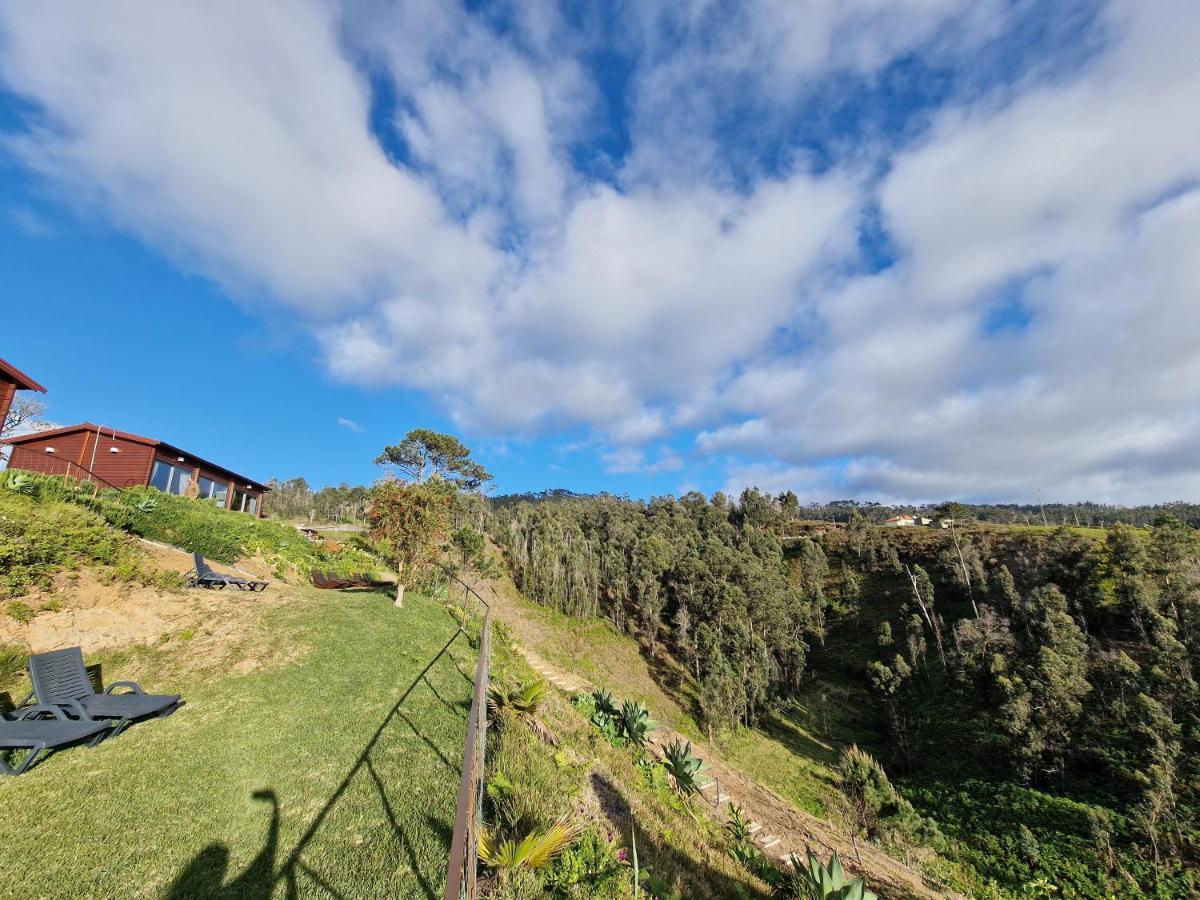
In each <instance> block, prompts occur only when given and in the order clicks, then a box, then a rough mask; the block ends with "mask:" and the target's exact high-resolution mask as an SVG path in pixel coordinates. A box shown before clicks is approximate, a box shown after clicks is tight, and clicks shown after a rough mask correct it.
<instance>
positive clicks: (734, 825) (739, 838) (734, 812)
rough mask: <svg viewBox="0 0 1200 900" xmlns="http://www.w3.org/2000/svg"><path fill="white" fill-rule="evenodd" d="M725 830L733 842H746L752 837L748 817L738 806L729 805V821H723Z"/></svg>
mask: <svg viewBox="0 0 1200 900" xmlns="http://www.w3.org/2000/svg"><path fill="white" fill-rule="evenodd" d="M725 830H726V831H728V832H729V837H730V839H731V840H732V841H733V842H734V843H735V844H745V843H748V842H749V840H750V838H751V837H753V835H751V834H750V817H749V816H747V815H746V811H745V810H744V809H742V808H741V807H740V806H732V805H731V806H730V807H729V821H728V822H726V823H725Z"/></svg>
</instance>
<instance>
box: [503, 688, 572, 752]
mask: <svg viewBox="0 0 1200 900" xmlns="http://www.w3.org/2000/svg"><path fill="white" fill-rule="evenodd" d="M545 699H546V682H544V681H542V680H541V679H537V680H534V681H530V682H527V683H526V684H523V685H521V686H520V687H519V688H515V689H514V688H507V687H504V686H503V685H499V684H496V685H492V687H491V689H490V690H489V691H488V710H489V711H490V712H491V714H492V720H493V721H494V722H496V724H497V725H499V726H500V727H503V726H504V723H505V722H506V721H509V720H519V721H522V722H524V723H525V724H526V725H527V726H529V728H530V729H532V731H533V732H534V734H536V735H537V736H538V737H540V738H541V739H542V740H543V741H545V742H546V743H547V744H550V745H551V746H554V747H557V746H558V737H557V736H556V735H555V734H554V732H553V731H551V730H550V726H549V725H547V724H546V723H545V722H544V721H542V719H541V717H540V716H539V715H538V711H539V710H540V709H541V706H542V702H543V701H544V700H545Z"/></svg>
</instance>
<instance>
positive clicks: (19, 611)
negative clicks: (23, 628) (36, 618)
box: [4, 600, 34, 625]
mask: <svg viewBox="0 0 1200 900" xmlns="http://www.w3.org/2000/svg"><path fill="white" fill-rule="evenodd" d="M4 611H5V612H6V613H8V615H9V617H10V618H13V619H16V620H17V621H18V622H20V623H21V624H22V625H28V624H29V623H30V622H31V621H33V615H34V613H33V608H32V607H31V606H30V605H29V604H28V603H22V602H21V601H20V600H13V601H12V602H11V603H9V604H8V605H7V606H6V607H4Z"/></svg>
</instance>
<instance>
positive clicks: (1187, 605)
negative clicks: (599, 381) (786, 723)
mask: <svg viewBox="0 0 1200 900" xmlns="http://www.w3.org/2000/svg"><path fill="white" fill-rule="evenodd" d="M792 500H794V497H792V498H789V497H788V495H781V496H779V497H772V496H770V495H766V494H762V493H760V492H758V491H747V492H745V493H744V494H743V495H742V496H741V497H740V498H739V499H737V500H732V499H730V498H727V497H725V496H723V495H721V494H717V495H715V496H714V497H713V498H712V499H711V500H710V499H708V498H706V497H704V496H703V495H701V494H698V493H691V494H687V495H685V496H683V497H681V498H678V499H675V498H670V497H667V498H659V499H654V500H651V501H649V502H642V501H631V500H629V499H626V498H618V497H613V496H606V495H602V496H596V497H582V496H576V495H572V494H568V493H566V492H552V493H549V494H546V495H541V496H524V497H519V498H498V499H496V500H493V501H491V502H490V508H489V514H488V522H487V527H488V530H489V531H490V534H491V536H492V538H493V540H494V541H495V542H496V543H497V544H498V545H499V546H500V547H501V548H502V549H503V551H504V555H505V557H506V559H507V561H508V563H509V565H510V567H511V569H512V572H513V576H514V579H515V580H516V582H517V584H518V586H519V587H520V589H521V590H522V591H523V592H524V593H525V594H526V595H527V596H528V597H530V598H532V599H534V600H536V601H538V602H541V603H544V604H548V605H551V606H553V607H555V608H557V609H559V610H560V611H562V612H564V613H567V614H570V615H575V616H585V617H599V618H603V619H606V620H607V621H609V622H610V623H611V624H612V626H613V627H614V628H615V629H618V630H620V631H622V632H626V633H629V634H631V635H634V636H636V638H637V639H638V641H639V642H640V643H641V645H642V647H643V649H644V652H645V653H646V654H647V655H648V656H650V657H655V656H659V655H669V656H671V657H673V658H674V659H675V660H677V661H678V662H679V663H680V664H681V665H682V666H685V667H686V668H687V670H688V671H689V672H690V673H691V677H692V678H693V679H694V684H695V698H694V702H695V706H696V707H697V708H696V713H697V718H698V720H699V721H701V722H703V724H704V727H705V728H707V729H708V730H709V732H710V734H714V735H717V736H719V735H720V734H721V733H723V732H728V731H730V730H734V729H739V728H753V727H756V726H757V725H758V724H759V723H760V722H761V721H762V720H763V719H764V717H767V716H769V715H771V714H772V712H773V711H776V710H779V709H782V708H786V707H787V706H788V705H789V704H791V703H793V702H795V701H796V699H797V698H799V697H802V696H803V695H804V694H805V692H806V691H808V690H810V689H811V688H812V686H813V685H814V684H817V683H824V684H838V685H842V686H845V687H847V688H848V693H847V694H846V696H849V697H852V698H855V699H854V700H853V701H852V702H851V706H852V708H849V709H847V710H845V714H846V718H847V719H848V720H849V721H853V722H855V723H856V725H857V726H859V727H860V729H861V732H862V733H868V734H872V735H875V739H874V740H873V741H872V742H871V745H870V746H869V747H868V749H869V750H870V751H871V752H872V753H873V754H874V755H875V756H876V757H877V758H878V759H879V760H880V761H881V762H883V763H884V766H885V768H886V771H887V773H888V774H889V775H891V776H892V778H893V779H894V780H895V781H896V783H897V784H898V785H899V786H900V788H901V791H902V792H903V794H904V799H903V800H902V801H899V802H898V803H897V804H896V808H895V810H894V816H893V818H892V821H891V823H890V825H889V824H888V823H886V822H876V823H874V827H873V832H872V834H871V835H870V836H871V837H873V838H874V839H876V840H878V841H879V842H881V843H884V844H887V845H891V846H893V847H910V846H920V845H930V846H933V847H935V848H936V849H938V850H939V852H944V853H946V854H947V855H948V856H950V857H952V858H954V859H956V860H957V861H959V863H961V864H962V865H967V866H971V867H973V868H974V869H975V870H976V871H977V872H978V873H980V875H981V876H983V877H985V878H986V879H989V880H991V881H994V883H995V884H997V885H999V886H1001V887H1002V888H1003V887H1007V888H1010V889H1016V888H1019V886H1020V885H1023V884H1027V883H1028V882H1029V881H1030V879H1031V878H1034V877H1037V876H1046V877H1048V878H1049V881H1051V882H1053V883H1054V884H1055V885H1057V886H1059V887H1060V888H1061V889H1062V890H1063V891H1064V893H1065V894H1066V895H1067V896H1086V897H1108V896H1157V897H1179V896H1189V895H1193V894H1194V893H1195V892H1197V890H1200V870H1198V865H1197V860H1198V841H1200V829H1198V828H1197V825H1196V822H1197V811H1198V807H1200V802H1198V801H1200V798H1198V797H1197V789H1198V785H1200V766H1198V764H1197V760H1198V758H1200V756H1198V754H1197V750H1198V749H1200V689H1198V688H1197V683H1196V680H1195V673H1196V672H1197V671H1200V543H1198V541H1197V534H1196V531H1195V530H1194V527H1193V525H1194V520H1193V519H1192V515H1191V513H1190V512H1189V509H1190V508H1184V509H1179V508H1174V509H1172V508H1159V509H1157V511H1156V514H1155V516H1154V517H1153V519H1152V520H1151V524H1147V525H1145V526H1144V527H1132V526H1130V525H1128V524H1124V523H1123V522H1122V521H1121V520H1120V517H1117V518H1114V517H1113V516H1112V515H1111V511H1110V513H1109V514H1107V515H1106V521H1107V524H1108V525H1109V526H1110V527H1108V528H1107V529H1106V530H1104V531H1094V530H1090V529H1086V528H1078V529H1073V528H1068V527H1057V528H1047V527H1042V528H1026V527H1003V526H998V525H995V524H989V522H987V521H982V520H984V519H986V518H987V517H986V516H984V515H977V513H980V512H986V511H987V509H993V508H986V509H983V510H981V508H978V507H961V506H960V507H956V508H955V509H954V510H953V511H954V512H955V514H956V515H955V520H954V525H953V527H950V528H946V529H933V528H901V529H896V528H881V527H877V526H876V525H874V524H872V523H873V521H879V517H878V516H877V515H872V514H870V513H871V510H870V509H866V510H864V509H863V508H862V507H860V506H858V505H857V504H851V505H845V506H837V507H828V508H830V509H833V508H836V509H837V510H839V515H841V514H844V516H843V518H841V519H837V520H834V519H833V518H832V517H828V518H826V521H820V519H821V518H823V517H819V516H817V517H809V515H808V513H809V508H804V509H803V512H802V513H801V511H799V509H798V507H797V506H796V505H794V504H793V503H792ZM1033 508H1034V509H1038V507H1037V506H1034V507H1033ZM1082 508H1083V507H1081V506H1076V507H1075V511H1076V512H1079V511H1080V509H1082ZM1103 509H1105V508H1104V507H1096V510H1097V515H1099V512H1098V511H1099V510H1103ZM1126 512H1128V511H1126ZM1180 512H1182V513H1183V515H1176V514H1174V513H1180ZM1046 513H1047V519H1049V518H1050V516H1049V513H1050V508H1049V507H1047V508H1046ZM806 519H808V521H805V520H806ZM812 519H816V520H817V521H812ZM1068 521H1071V522H1072V524H1073V522H1074V520H1073V518H1069V519H1068ZM1130 521H1136V519H1130ZM1097 522H1098V520H1096V519H1093V520H1089V521H1088V522H1087V523H1086V524H1095V523H1097ZM1036 524H1041V517H1040V515H1039V516H1038V517H1037V520H1036ZM1081 524H1084V523H1083V522H1081ZM846 743H849V741H848V740H847V741H846Z"/></svg>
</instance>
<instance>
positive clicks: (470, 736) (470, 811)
mask: <svg viewBox="0 0 1200 900" xmlns="http://www.w3.org/2000/svg"><path fill="white" fill-rule="evenodd" d="M447 574H448V575H449V576H450V577H451V578H452V579H453V580H454V581H457V582H458V583H459V584H461V585H462V587H463V624H464V626H465V624H466V621H467V619H468V617H469V609H470V597H471V596H472V595H473V596H474V597H475V598H476V599H477V600H478V601H479V602H480V604H482V606H483V608H484V610H485V612H484V615H483V629H482V631H481V632H480V637H479V662H478V663H477V664H476V666H475V691H474V694H473V695H472V697H471V711H470V713H469V714H468V719H467V740H466V749H465V750H464V752H463V767H462V781H461V782H460V783H459V787H458V810H457V812H456V813H455V816H454V834H453V837H452V838H451V839H450V864H449V866H448V868H447V871H446V893H445V900H475V879H476V875H477V873H478V870H479V832H480V828H481V827H482V825H483V776H484V767H485V763H486V761H487V760H486V757H487V713H488V711H487V696H488V685H489V680H490V678H491V668H492V608H491V606H489V605H488V602H487V601H486V600H484V599H483V598H482V597H480V596H479V594H478V593H476V591H475V589H474V588H472V587H471V586H470V585H469V584H467V583H466V582H465V581H463V580H462V579H461V578H459V577H458V576H457V575H455V574H454V573H453V572H452V571H450V570H447Z"/></svg>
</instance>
